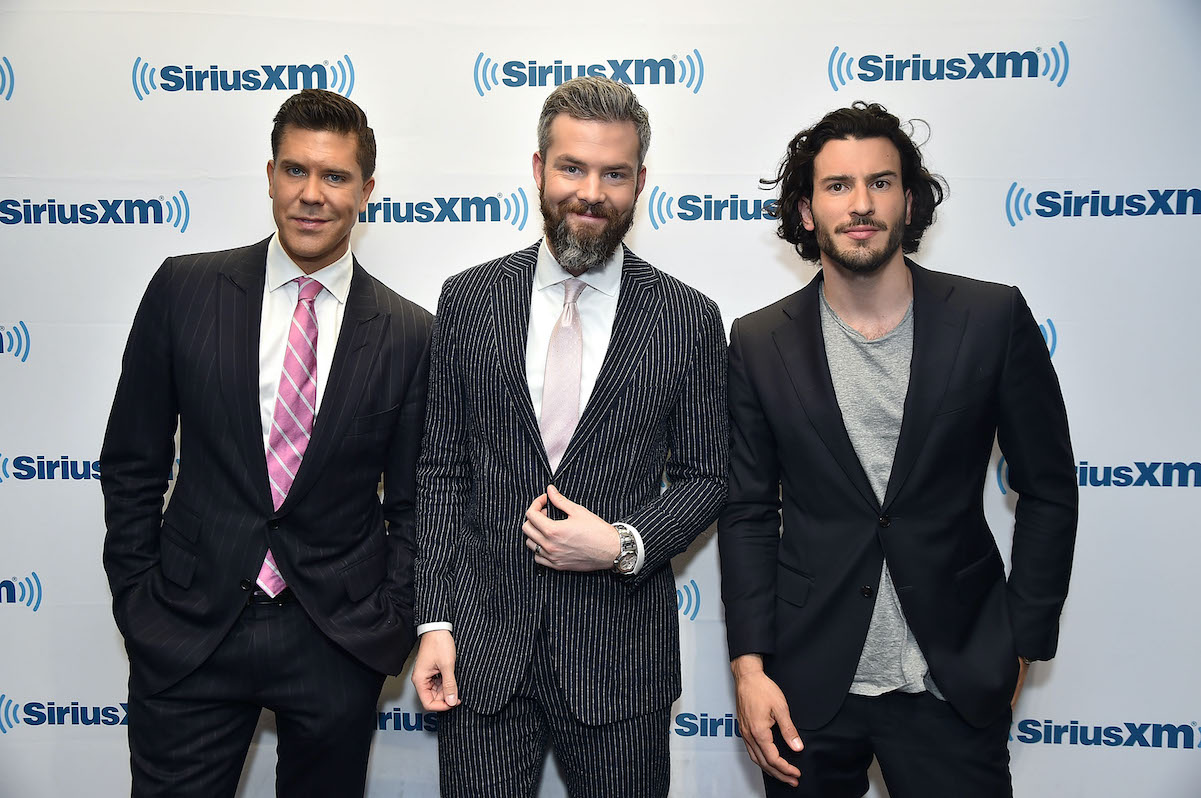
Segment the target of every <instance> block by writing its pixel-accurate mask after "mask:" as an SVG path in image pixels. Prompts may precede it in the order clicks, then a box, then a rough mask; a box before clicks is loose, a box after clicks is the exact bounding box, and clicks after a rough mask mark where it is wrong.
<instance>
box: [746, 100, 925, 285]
mask: <svg viewBox="0 0 1201 798" xmlns="http://www.w3.org/2000/svg"><path fill="white" fill-rule="evenodd" d="M919 121H920V120H919ZM923 124H924V123H923ZM908 127H909V129H910V130H912V123H910V125H908ZM910 135H911V134H910V133H909V132H907V131H906V130H905V128H903V127H902V126H901V121H900V120H899V119H897V118H896V117H895V116H893V115H892V114H890V113H888V110H887V109H886V108H885V107H884V106H882V105H880V104H879V103H871V104H870V105H869V104H868V103H865V102H863V101H862V100H859V101H857V102H855V103H853V104H852V105H851V107H850V108H839V109H838V110H837V111H831V112H830V113H828V114H826V115H825V116H824V117H822V119H821V121H820V122H818V123H817V124H816V125H813V126H812V127H810V128H807V129H805V130H802V131H801V132H800V133H797V134H796V135H795V136H793V138H792V141H790V142H788V154H787V155H786V156H785V157H784V160H783V161H781V162H780V171H779V173H778V174H777V175H776V177H775V179H772V180H766V179H764V180H760V181H759V182H760V183H762V184H763V185H764V186H772V187H774V186H777V185H778V186H779V187H780V198H779V201H778V202H777V203H776V207H775V210H774V211H773V212H772V216H773V218H776V219H779V220H780V226H779V228H778V229H777V230H776V235H778V236H779V237H780V238H782V239H784V240H785V241H787V242H788V243H790V244H792V245H793V246H794V247H796V251H797V252H798V253H800V256H801V257H802V258H804V259H805V260H809V261H815V262H816V261H817V260H819V258H820V252H819V250H818V246H817V233H816V231H811V230H806V229H805V227H804V225H802V224H801V210H800V205H801V200H802V199H812V198H813V160H814V159H815V158H816V157H817V154H818V153H819V152H821V149H822V147H824V146H825V145H826V142H827V141H832V140H835V139H872V138H885V139H888V140H889V141H891V142H892V143H893V144H894V145H895V146H896V148H897V151H898V152H899V153H900V154H901V185H902V186H904V188H905V190H906V191H908V192H910V194H911V196H912V197H913V209H912V211H911V213H910V220H909V224H907V225H906V226H905V237H904V239H902V242H901V249H902V250H903V251H904V252H905V253H906V254H909V253H911V252H916V251H917V247H918V244H919V243H921V240H922V235H923V234H924V233H925V232H926V228H927V227H929V226H930V225H931V223H932V222H933V221H934V209H935V208H937V207H938V205H939V203H941V202H942V201H943V197H944V195H945V194H946V192H947V183H946V181H945V180H943V179H942V178H941V177H939V176H938V175H935V174H931V173H930V172H928V171H926V167H925V166H924V165H923V164H922V154H921V152H920V151H919V150H918V146H917V145H916V144H914V143H913V139H911V138H910Z"/></svg>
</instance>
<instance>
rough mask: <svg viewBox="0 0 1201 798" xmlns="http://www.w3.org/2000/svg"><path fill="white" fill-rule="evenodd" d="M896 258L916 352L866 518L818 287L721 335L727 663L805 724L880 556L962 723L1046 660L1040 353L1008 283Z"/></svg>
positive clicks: (1055, 605)
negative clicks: (1014, 498) (998, 510)
mask: <svg viewBox="0 0 1201 798" xmlns="http://www.w3.org/2000/svg"><path fill="white" fill-rule="evenodd" d="M907 263H908V265H909V268H910V269H911V271H912V275H913V320H914V340H913V357H912V361H911V368H910V378H909V392H908V395H907V396H906V397H905V406H904V418H903V421H902V424H901V432H900V438H899V440H898V442H897V450H896V456H895V458H894V460H893V467H892V473H891V477H890V479H889V482H888V488H887V491H886V495H885V497H884V502H883V503H882V504H881V503H880V502H878V501H877V500H876V497H875V494H874V493H873V491H872V489H871V486H870V484H869V483H868V479H867V476H866V474H865V473H864V471H863V468H862V467H861V466H860V464H859V459H858V457H857V456H856V454H855V450H854V448H853V447H852V445H851V441H850V438H849V437H848V436H847V433H846V428H845V426H844V425H843V421H842V415H841V412H840V410H839V406H838V402H837V399H836V398H835V395H834V387H833V383H832V381H831V378H830V369H829V365H828V363H827V361H826V351H825V344H824V339H823V337H822V329H821V321H820V316H819V307H818V302H819V301H820V300H819V296H818V285H819V283H820V281H821V279H822V275H821V274H820V273H819V274H818V276H816V277H815V278H814V279H813V281H812V282H811V283H810V284H809V285H808V286H806V287H805V288H804V289H802V290H801V291H799V292H798V293H796V294H793V295H792V296H789V297H787V298H785V299H783V300H781V301H779V302H777V303H776V304H774V305H771V306H769V307H766V308H764V309H762V310H759V311H756V312H755V313H752V314H750V315H749V316H746V317H745V318H742V319H739V320H738V321H737V322H735V324H734V328H733V330H732V332H731V350H730V413H731V419H732V422H731V427H732V438H731V440H732V444H731V477H730V497H729V503H728V504H727V505H726V508H725V510H724V511H723V513H722V517H721V520H720V522H719V526H718V529H719V550H720V554H721V567H722V597H723V599H724V601H725V605H726V625H727V630H728V639H729V645H730V656H731V657H737V656H739V655H742V654H746V653H752V652H758V653H761V654H764V655H766V656H765V662H766V664H767V670H768V673H769V675H771V676H772V678H774V679H775V680H776V681H777V683H778V684H779V685H780V687H781V689H782V690H783V691H784V694H785V695H786V696H787V697H788V699H789V704H790V710H791V713H792V718H793V720H794V721H795V722H796V723H798V724H799V726H800V727H802V728H810V729H812V728H816V727H818V726H821V725H823V724H824V723H825V722H827V721H828V720H829V719H830V718H831V717H832V716H833V715H834V713H835V712H836V711H837V710H838V707H839V706H840V705H841V704H842V701H843V699H844V697H845V696H846V694H847V689H848V688H849V686H850V684H851V681H852V678H853V676H854V674H855V669H856V667H857V665H858V662H859V655H860V653H861V651H862V648H863V642H864V639H865V637H866V634H867V629H868V624H869V622H870V620H871V614H872V606H873V603H874V601H875V596H876V588H878V586H879V584H878V583H879V578H880V568H881V563H882V560H883V559H885V558H887V561H888V567H889V570H890V572H891V574H892V579H893V581H894V583H895V586H896V590H897V594H898V596H899V598H900V602H901V607H902V609H903V610H904V613H905V618H906V620H907V622H908V623H909V626H910V628H911V629H912V630H913V634H914V636H915V637H916V638H917V641H918V644H919V645H920V646H921V649H922V652H923V653H924V654H925V656H926V659H927V661H928V663H929V666H930V670H931V673H932V675H933V678H934V681H935V683H936V684H937V685H938V687H939V688H940V690H941V691H942V692H943V694H944V695H945V696H946V697H947V699H948V700H949V701H950V702H951V704H952V705H953V706H954V707H955V708H956V709H957V710H958V711H959V712H960V714H962V715H963V716H964V718H966V719H967V720H968V721H969V722H970V723H972V724H975V725H977V726H982V725H984V724H986V723H988V722H989V721H991V720H994V719H996V717H998V716H999V715H1000V713H1001V712H1003V711H1004V710H1005V709H1007V708H1008V702H1009V699H1010V697H1011V695H1012V692H1013V687H1014V684H1015V681H1016V677H1017V659H1018V656H1019V655H1020V656H1025V657H1029V658H1032V659H1048V658H1050V657H1051V656H1053V655H1054V654H1055V648H1056V643H1057V640H1058V632H1059V615H1060V610H1061V609H1062V606H1063V602H1064V599H1065V598H1066V595H1067V588H1068V578H1069V575H1070V572H1071V563H1072V549H1073V544H1074V540H1075V530H1076V498H1077V497H1076V471H1075V464H1074V460H1073V458H1072V451H1071V444H1070V441H1069V439H1068V426H1067V418H1066V414H1065V411H1064V406H1063V399H1062V396H1061V393H1060V390H1059V383H1058V380H1057V379H1056V377H1055V372H1054V370H1053V369H1052V368H1051V362H1050V358H1049V356H1048V354H1047V350H1046V346H1045V344H1044V343H1043V340H1042V337H1041V335H1040V333H1039V330H1038V326H1037V325H1036V324H1035V322H1034V319H1033V317H1032V316H1031V314H1030V310H1029V308H1027V306H1026V303H1025V300H1024V299H1023V298H1022V295H1021V293H1020V292H1019V291H1018V290H1017V289H1016V288H1010V287H1007V286H1001V285H996V284H993V283H985V282H980V281H977V280H971V279H967V278H963V277H956V276H952V275H948V274H941V273H938V272H932V271H927V270H925V269H922V268H921V267H920V266H918V265H916V264H914V263H912V262H909V261H907ZM994 435H995V436H996V437H997V438H998V439H999V441H1000V444H1001V449H1002V451H1003V452H1004V454H1005V457H1006V459H1007V461H1008V464H1009V478H1010V483H1011V485H1012V487H1013V488H1014V490H1015V491H1016V492H1017V493H1018V494H1019V496H1020V498H1019V499H1018V502H1017V511H1016V519H1015V525H1014V533H1013V552H1012V558H1011V560H1012V572H1011V574H1010V576H1009V579H1008V582H1006V577H1005V572H1004V567H1003V563H1002V560H1001V556H1000V553H999V552H998V550H997V545H996V543H995V541H994V539H993V535H992V533H991V531H990V530H989V528H988V525H987V523H986V522H985V518H984V508H983V486H984V484H985V479H986V476H987V473H986V472H987V470H988V463H989V458H990V456H991V452H992V445H993V438H994ZM781 505H782V508H783V528H782V529H781V514H780V510H781Z"/></svg>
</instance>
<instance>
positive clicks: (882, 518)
mask: <svg viewBox="0 0 1201 798" xmlns="http://www.w3.org/2000/svg"><path fill="white" fill-rule="evenodd" d="M891 523H892V519H891V518H889V517H888V516H886V515H882V516H880V526H881V527H883V528H884V529H888V525H889V524H891Z"/></svg>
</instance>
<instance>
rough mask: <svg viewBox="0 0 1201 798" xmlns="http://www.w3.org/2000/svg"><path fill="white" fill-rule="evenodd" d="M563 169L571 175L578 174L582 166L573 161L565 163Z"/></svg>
mask: <svg viewBox="0 0 1201 798" xmlns="http://www.w3.org/2000/svg"><path fill="white" fill-rule="evenodd" d="M563 171H564V172H565V173H567V174H569V175H578V174H579V173H580V167H578V166H576V165H575V164H572V163H568V164H563Z"/></svg>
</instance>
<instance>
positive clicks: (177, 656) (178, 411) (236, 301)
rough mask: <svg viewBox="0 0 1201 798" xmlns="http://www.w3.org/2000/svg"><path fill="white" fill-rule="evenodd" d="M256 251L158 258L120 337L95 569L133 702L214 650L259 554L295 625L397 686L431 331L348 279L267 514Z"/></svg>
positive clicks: (385, 292)
mask: <svg viewBox="0 0 1201 798" xmlns="http://www.w3.org/2000/svg"><path fill="white" fill-rule="evenodd" d="M266 252H267V241H262V242H260V243H258V244H255V245H253V246H250V247H243V248H241V249H234V250H228V251H225V252H213V253H207V254H201V255H189V256H183V257H177V258H169V259H168V260H167V261H166V262H165V263H164V264H163V265H162V267H161V268H160V269H159V270H158V272H157V273H156V274H155V275H154V277H153V279H152V280H151V281H150V285H149V287H148V288H147V289H146V295H145V297H144V298H143V300H142V303H141V306H140V307H139V309H138V312H137V316H136V317H135V319H134V322H133V328H132V330H131V331H130V336H129V344H128V346H127V347H126V350H125V356H124V360H123V362H122V372H121V379H120V382H119V384H118V386H117V393H116V397H115V399H114V401H113V408H112V413H111V415H110V417H109V424H108V430H107V432H106V434H105V440H104V447H103V450H102V452H101V458H100V459H101V467H102V474H103V475H102V477H101V488H102V490H103V492H104V499H105V522H106V525H107V528H108V533H107V536H106V538H105V544H104V565H105V569H106V571H107V573H108V578H109V584H110V586H111V588H112V592H113V597H114V598H113V611H114V616H115V618H116V622H117V626H118V627H119V628H120V630H121V632H122V634H123V635H124V636H125V642H126V648H127V650H128V652H129V657H130V665H131V674H132V675H131V683H130V684H131V690H133V691H138V692H143V693H153V692H156V691H159V690H161V689H163V688H164V687H167V686H168V685H170V684H173V683H175V682H177V681H178V680H179V679H180V678H182V677H183V676H184V675H185V674H187V673H189V672H190V671H192V670H193V669H195V668H196V666H197V665H198V664H199V663H200V662H202V661H203V660H204V659H205V658H206V657H207V656H208V655H209V654H210V653H211V652H212V651H213V650H214V649H215V648H216V646H217V644H218V642H219V641H220V640H221V639H222V637H223V636H224V635H225V634H226V632H227V631H228V630H229V629H230V627H231V626H232V625H233V623H234V621H235V619H236V618H237V617H238V615H239V613H240V612H241V611H242V608H243V606H244V604H245V601H246V594H245V592H244V590H243V588H242V587H241V586H240V582H241V581H242V580H247V579H249V580H253V579H254V576H255V574H257V572H258V569H259V566H260V564H261V563H262V561H263V557H264V554H265V552H266V551H267V548H268V546H270V548H271V551H272V553H273V554H274V556H275V560H276V562H277V564H278V566H279V569H280V572H281V573H282V575H283V576H284V578H285V579H286V580H287V582H288V585H289V586H290V587H291V588H292V590H293V592H294V593H295V594H296V597H297V599H298V600H299V602H300V604H301V605H302V606H303V608H304V610H305V612H306V613H307V614H308V615H309V616H310V617H311V618H312V619H313V620H314V622H315V623H316V624H317V625H318V626H319V627H320V629H321V631H322V632H323V633H324V634H325V635H326V636H327V637H329V638H330V639H331V640H333V641H334V642H335V643H337V644H338V645H339V646H341V647H342V648H344V649H345V650H347V651H348V652H350V653H351V654H353V655H354V656H355V657H356V658H358V659H359V660H360V661H362V662H363V663H365V664H366V665H368V666H370V667H371V668H372V669H374V670H376V671H379V672H383V673H397V672H399V671H400V669H401V667H402V666H403V664H404V660H405V658H406V656H407V654H408V651H409V648H410V646H411V643H412V634H413V631H412V556H413V546H414V543H413V525H414V519H413V508H414V483H413V478H412V474H413V470H414V467H415V463H416V459H417V451H418V443H419V435H418V430H419V429H420V427H421V424H422V419H423V418H424V406H425V393H426V374H427V367H428V345H429V332H430V329H431V326H432V318H431V317H430V315H429V314H428V313H426V312H425V311H424V310H422V309H421V308H419V307H417V306H416V305H414V304H412V303H410V302H408V301H407V300H405V299H403V298H401V297H399V296H397V295H396V294H395V293H393V292H392V291H390V290H389V289H388V288H387V287H385V286H384V285H383V284H382V283H380V282H379V281H377V280H376V279H374V278H373V277H371V276H370V275H369V274H368V273H367V272H366V271H364V270H363V268H362V267H361V266H359V264H358V263H357V262H356V263H355V264H354V271H353V276H352V278H351V287H350V293H349V296H348V298H347V303H346V309H345V314H344V317H343V323H342V329H341V331H340V334H339V336H338V343H337V348H336V351H335V353H334V359H333V364H332V366H331V370H330V374H329V378H328V383H327V385H328V388H327V390H326V393H325V398H324V400H323V402H322V405H321V413H320V414H319V415H318V416H317V419H316V422H315V424H314V426H313V432H312V440H311V442H310V443H309V445H308V448H307V450H306V451H305V456H304V460H303V462H302V463H301V466H300V468H299V470H298V471H297V473H296V480H295V482H294V483H293V484H292V487H291V489H290V490H289V491H288V497H287V499H286V500H285V501H284V503H283V504H282V505H281V506H280V508H279V509H278V510H274V509H273V507H272V499H271V491H270V488H269V485H268V480H267V467H266V455H265V452H264V449H263V437H262V428H261V422H260V411H259V400H258V356H259V355H258V350H259V319H260V315H261V311H262V296H263V281H264V271H265V263H266ZM177 423H178V425H179V435H180V455H179V457H180V466H179V475H178V477H177V480H176V484H175V492H174V494H173V495H172V498H171V502H170V504H169V505H168V506H167V507H166V509H165V510H164V509H163V508H162V503H163V494H164V492H165V490H166V487H167V475H168V474H169V473H170V465H171V462H172V459H173V457H174V441H173V438H174V434H175V430H176V425H177ZM381 474H383V475H384V487H385V495H384V501H383V504H382V506H381V503H380V501H379V499H378V496H377V493H376V488H377V486H378V484H379V480H380V475H381ZM385 522H386V524H387V526H385Z"/></svg>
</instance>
